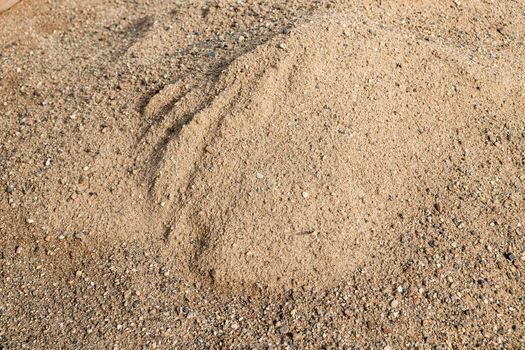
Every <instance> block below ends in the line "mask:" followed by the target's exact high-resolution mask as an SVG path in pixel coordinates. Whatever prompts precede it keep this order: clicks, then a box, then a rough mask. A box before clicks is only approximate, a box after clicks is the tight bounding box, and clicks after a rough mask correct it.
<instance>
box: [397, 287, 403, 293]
mask: <svg viewBox="0 0 525 350" xmlns="http://www.w3.org/2000/svg"><path fill="white" fill-rule="evenodd" d="M397 292H398V293H399V294H401V293H403V287H401V286H399V287H397Z"/></svg>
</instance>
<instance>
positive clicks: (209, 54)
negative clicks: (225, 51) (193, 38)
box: [208, 51, 217, 58]
mask: <svg viewBox="0 0 525 350" xmlns="http://www.w3.org/2000/svg"><path fill="white" fill-rule="evenodd" d="M215 56H217V53H216V52H215V51H208V57H212V58H213V57H215Z"/></svg>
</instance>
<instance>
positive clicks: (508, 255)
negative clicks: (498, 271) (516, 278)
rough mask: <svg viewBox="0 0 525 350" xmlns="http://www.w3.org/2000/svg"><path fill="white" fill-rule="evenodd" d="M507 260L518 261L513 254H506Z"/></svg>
mask: <svg viewBox="0 0 525 350" xmlns="http://www.w3.org/2000/svg"><path fill="white" fill-rule="evenodd" d="M505 258H507V260H508V261H514V260H516V255H514V253H512V252H507V253H505Z"/></svg>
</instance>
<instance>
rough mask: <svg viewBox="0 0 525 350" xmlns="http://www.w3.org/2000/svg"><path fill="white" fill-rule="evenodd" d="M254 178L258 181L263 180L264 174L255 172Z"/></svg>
mask: <svg viewBox="0 0 525 350" xmlns="http://www.w3.org/2000/svg"><path fill="white" fill-rule="evenodd" d="M255 177H256V178H258V179H259V180H260V179H264V174H263V173H261V172H259V171H256V172H255Z"/></svg>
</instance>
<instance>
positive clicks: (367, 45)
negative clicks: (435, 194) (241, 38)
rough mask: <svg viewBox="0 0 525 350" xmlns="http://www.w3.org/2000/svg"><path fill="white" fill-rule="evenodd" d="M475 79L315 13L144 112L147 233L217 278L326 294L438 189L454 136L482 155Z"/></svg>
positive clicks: (419, 44)
mask: <svg viewBox="0 0 525 350" xmlns="http://www.w3.org/2000/svg"><path fill="white" fill-rule="evenodd" d="M482 70H483V68H482V66H480V65H479V64H477V63H475V62H474V61H472V60H471V59H469V58H468V57H466V55H465V54H464V53H462V52H461V51H460V50H458V49H454V48H450V47H446V46H438V45H436V44H430V43H427V42H425V41H420V40H414V39H413V38H412V37H411V36H409V35H408V34H404V33H402V32H399V31H395V30H390V29H389V28H385V27H380V26H376V25H374V24H370V25H367V26H365V25H362V24H361V23H356V22H355V21H353V20H350V19H346V18H337V17H322V18H315V19H312V20H309V21H307V23H303V24H302V25H300V26H298V27H297V28H295V29H294V30H293V31H292V33H291V34H290V35H282V36H278V37H276V38H274V39H272V40H270V41H269V42H267V43H265V44H263V45H260V46H259V47H257V48H255V49H254V50H253V51H252V52H249V53H247V54H244V55H242V56H241V57H239V58H237V59H236V60H234V61H233V62H232V63H231V64H230V65H229V66H228V67H227V69H225V70H224V71H223V72H222V73H220V74H219V75H218V76H217V77H216V80H215V81H214V79H209V80H211V81H204V82H202V81H200V82H198V83H195V82H194V81H192V80H191V79H187V80H181V81H179V82H178V83H176V84H173V85H170V86H168V87H166V88H165V89H163V90H162V91H161V92H160V93H159V94H158V95H157V96H155V97H153V98H152V99H151V101H150V103H149V104H148V106H147V107H146V109H145V111H146V114H147V115H149V116H150V117H151V118H154V120H156V122H155V123H154V125H153V126H151V127H150V128H149V129H148V130H147V132H146V133H145V136H144V138H145V139H147V140H148V141H147V142H145V144H149V145H154V146H153V147H151V148H149V149H148V150H147V151H146V153H147V154H148V155H149V156H148V160H149V161H148V162H144V164H146V167H145V168H144V173H145V174H146V175H147V176H146V178H147V179H148V193H149V198H150V200H151V201H152V203H161V204H162V206H163V207H162V209H160V210H159V211H156V212H155V215H154V216H155V218H156V220H157V223H158V222H159V220H160V222H161V226H162V227H166V230H165V231H163V232H164V234H165V235H166V237H167V238H169V240H170V242H171V244H170V246H171V247H172V248H171V249H174V250H182V251H185V252H190V255H189V256H187V257H186V259H187V261H188V262H189V266H190V268H191V269H193V270H196V271H198V272H199V273H200V274H202V275H204V276H208V275H209V276H211V277H212V278H213V279H214V280H216V281H222V282H224V281H226V282H234V283H236V282H248V283H250V284H251V283H262V284H264V285H270V286H281V285H284V286H288V285H291V284H298V285H303V284H309V285H314V284H317V285H320V286H329V285H332V284H334V283H336V282H338V281H340V280H341V279H344V278H345V276H346V275H348V273H349V272H352V271H353V270H354V269H355V267H356V266H357V265H358V264H361V263H363V262H365V263H366V260H363V259H367V257H370V256H373V255H374V250H375V249H376V247H377V245H378V244H380V243H381V241H382V240H387V239H389V237H391V236H392V235H391V234H389V233H388V229H389V226H390V225H391V224H392V223H393V222H395V221H396V220H397V219H399V215H401V216H403V215H408V214H409V213H411V212H414V210H415V209H418V208H415V207H414V205H413V203H411V200H413V199H414V197H415V196H416V195H417V194H418V193H421V192H424V190H425V189H427V188H429V187H432V188H443V187H445V186H446V184H447V183H448V181H449V179H448V178H447V174H446V169H447V167H448V166H449V164H447V162H449V161H450V159H449V158H450V157H451V154H450V153H449V152H450V151H445V150H446V149H449V148H450V147H451V145H454V143H457V139H458V135H457V134H458V130H462V132H461V133H462V135H464V136H463V137H471V136H472V137H475V138H477V140H476V141H477V142H478V143H480V144H482V135H481V134H480V133H479V131H476V130H475V129H474V128H471V126H474V125H475V123H474V119H475V118H476V117H477V111H476V103H479V100H478V99H479V98H481V96H482V94H483V92H480V91H479V86H478V85H477V83H476V82H477V81H479V80H481V79H483V81H484V82H485V86H487V84H488V82H489V81H490V79H491V78H488V77H485V76H484V75H483V73H482ZM155 118H156V119H155ZM474 145H475V143H474V144H472V145H470V147H474ZM460 152H462V151H461V150H460ZM171 199H173V200H171ZM393 236H394V237H395V236H396V235H393Z"/></svg>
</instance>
